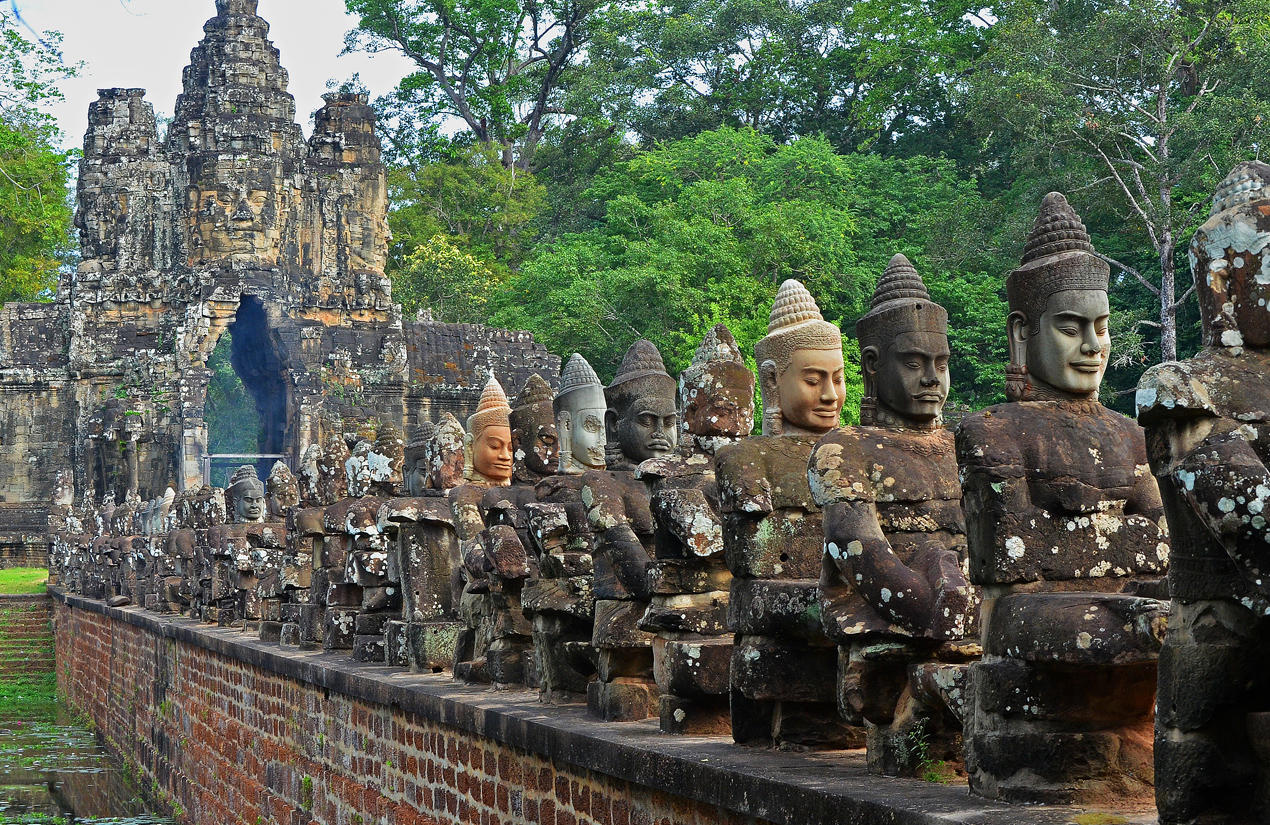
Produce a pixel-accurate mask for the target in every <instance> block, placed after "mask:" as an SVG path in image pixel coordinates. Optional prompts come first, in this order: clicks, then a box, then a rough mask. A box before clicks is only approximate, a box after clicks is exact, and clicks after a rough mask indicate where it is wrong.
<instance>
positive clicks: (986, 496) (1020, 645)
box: [957, 193, 1169, 802]
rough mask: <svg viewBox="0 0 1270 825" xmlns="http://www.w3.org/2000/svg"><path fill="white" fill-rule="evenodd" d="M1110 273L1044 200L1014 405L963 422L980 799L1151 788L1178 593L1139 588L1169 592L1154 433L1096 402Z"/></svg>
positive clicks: (1015, 367)
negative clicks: (1165, 640) (977, 658)
mask: <svg viewBox="0 0 1270 825" xmlns="http://www.w3.org/2000/svg"><path fill="white" fill-rule="evenodd" d="M1109 276H1110V271H1109V267H1108V266H1107V264H1106V263H1104V262H1103V261H1102V260H1101V259H1100V258H1099V257H1098V256H1097V255H1096V254H1095V253H1094V250H1093V246H1092V245H1091V244H1090V241H1089V235H1088V234H1087V233H1086V231H1085V227H1084V225H1083V224H1082V223H1081V222H1080V218H1079V217H1078V216H1077V215H1076V213H1075V212H1074V211H1073V210H1072V208H1071V207H1070V206H1069V205H1068V203H1067V200H1066V199H1065V198H1064V197H1063V196H1062V195H1060V194H1058V193H1050V194H1049V195H1047V196H1046V197H1045V200H1044V202H1043V203H1042V204H1041V211H1040V215H1039V216H1038V217H1037V220H1036V224H1035V226H1034V228H1033V229H1032V233H1031V235H1030V236H1029V237H1028V242H1027V246H1026V249H1025V251H1024V254H1023V262H1022V265H1021V266H1020V267H1019V268H1018V269H1016V270H1015V271H1014V272H1012V273H1010V276H1009V278H1008V279H1007V281H1006V292H1007V295H1008V297H1009V303H1010V316H1009V322H1008V323H1009V332H1010V368H1009V371H1008V375H1007V381H1008V384H1007V393H1008V395H1009V397H1010V398H1011V399H1012V400H1011V402H1009V403H1006V404H999V405H997V406H995V407H990V408H988V409H986V410H981V411H980V412H977V413H973V414H971V415H968V416H966V417H965V418H964V419H963V420H962V423H961V426H960V428H959V429H958V431H957V460H958V463H959V465H960V466H961V470H962V486H963V502H964V510H965V514H966V527H967V539H968V543H969V552H970V572H971V580H972V582H973V583H975V584H977V585H980V586H981V587H983V588H984V606H983V636H982V638H983V648H984V658H983V661H982V662H980V663H978V664H975V665H973V666H972V674H973V676H972V678H973V680H974V684H975V686H976V687H975V698H974V707H973V709H971V710H970V711H969V718H968V719H967V722H966V737H967V742H966V768H967V771H968V773H969V776H970V786H971V789H972V790H973V791H974V792H975V793H978V794H980V795H983V796H988V797H992V798H1000V799H1006V800H1011V801H1020V802H1060V801H1078V800H1088V799H1094V798H1098V797H1102V796H1109V795H1110V796H1115V797H1117V798H1132V797H1136V796H1141V795H1144V794H1148V793H1150V782H1151V775H1152V774H1151V757H1150V731H1151V705H1152V699H1153V694H1154V685H1155V669H1156V659H1157V656H1158V651H1159V647H1160V636H1161V634H1162V630H1163V617H1164V615H1165V612H1166V609H1167V605H1165V604H1164V603H1162V602H1159V601H1156V600H1154V599H1151V598H1145V597H1143V596H1142V595H1136V594H1153V593H1158V592H1159V587H1158V585H1159V577H1160V576H1161V575H1162V574H1163V573H1164V570H1165V567H1166V565H1167V562H1168V557H1169V546H1168V534H1167V530H1166V529H1165V526H1164V520H1163V510H1162V507H1161V503H1160V494H1159V489H1158V487H1157V486H1156V483H1155V479H1154V478H1152V476H1151V473H1150V470H1149V468H1148V467H1147V463H1146V446H1145V443H1144V441H1143V437H1142V431H1141V429H1140V428H1139V427H1138V426H1137V425H1136V424H1134V422H1132V421H1130V420H1128V419H1126V418H1124V417H1123V416H1121V415H1119V414H1117V413H1114V412H1112V411H1111V410H1109V409H1107V408H1106V407H1103V406H1102V405H1101V404H1099V403H1098V386H1099V383H1100V381H1101V379H1102V374H1103V371H1104V370H1105V369H1106V366H1107V358H1108V353H1109V352H1110V349H1111V340H1110V337H1109V335H1108V330H1107V321H1108V315H1109V309H1108V300H1107V286H1108V281H1109ZM1131 594H1134V595H1131ZM1020 696H1024V697H1026V698H1025V699H1024V700H1022V701H1021V700H1020V698H1019V697H1020ZM1113 696H1114V697H1115V701H1108V697H1113Z"/></svg>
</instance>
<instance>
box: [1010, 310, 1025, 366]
mask: <svg viewBox="0 0 1270 825" xmlns="http://www.w3.org/2000/svg"><path fill="white" fill-rule="evenodd" d="M1005 323H1006V329H1007V330H1008V332H1009V335H1010V363H1012V364H1016V365H1018V366H1025V365H1026V364H1027V339H1028V321H1027V316H1026V315H1024V314H1023V313H1022V312H1011V313H1010V317H1009V318H1007V319H1006V322H1005Z"/></svg>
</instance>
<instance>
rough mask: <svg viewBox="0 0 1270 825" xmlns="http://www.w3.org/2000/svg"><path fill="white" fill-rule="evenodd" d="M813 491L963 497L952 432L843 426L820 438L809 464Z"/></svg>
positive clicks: (818, 495)
mask: <svg viewBox="0 0 1270 825" xmlns="http://www.w3.org/2000/svg"><path fill="white" fill-rule="evenodd" d="M808 473H809V480H810V482H811V491H812V495H813V496H814V497H815V500H816V503H817V504H819V505H820V506H822V507H823V506H825V505H826V504H829V503H831V502H835V501H869V502H873V501H878V502H890V501H904V502H911V501H931V500H936V499H939V500H949V501H959V500H960V499H961V485H960V484H959V483H958V481H957V460H956V454H955V451H954V445H953V434H952V433H951V432H949V431H947V430H934V431H931V432H916V431H913V430H892V429H888V428H885V427H842V428H840V429H837V430H834V431H833V432H831V433H829V434H828V435H826V436H825V437H824V438H822V439H821V440H820V443H819V444H817V445H816V449H815V450H814V451H813V452H812V455H811V461H810V463H809V464H808Z"/></svg>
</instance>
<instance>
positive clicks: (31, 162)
mask: <svg viewBox="0 0 1270 825" xmlns="http://www.w3.org/2000/svg"><path fill="white" fill-rule="evenodd" d="M60 44H61V36H60V35H58V34H56V33H47V34H45V35H44V36H43V37H42V39H41V40H39V41H35V40H30V39H27V38H26V37H24V36H23V35H22V33H21V32H19V31H18V28H17V25H16V23H15V22H14V20H13V17H12V16H11V15H9V14H8V13H7V12H0V305H2V304H4V303H6V302H8V301H16V300H37V299H48V298H49V297H51V294H52V289H53V287H54V286H55V284H56V278H57V271H58V268H59V266H60V265H61V263H62V262H63V260H64V259H66V257H67V256H69V255H70V252H71V248H72V247H71V240H70V230H71V209H70V204H69V201H68V196H67V180H68V174H69V163H70V160H71V155H70V154H69V153H67V152H62V151H60V150H59V149H58V148H57V145H58V142H59V138H60V136H59V135H58V132H57V128H56V126H55V124H54V121H53V119H52V117H50V116H49V115H48V114H46V113H44V112H43V111H41V109H40V107H41V106H43V105H45V104H47V103H49V102H50V101H54V100H59V99H61V93H60V92H59V91H58V89H57V85H56V84H57V82H58V81H59V80H62V79H64V78H67V77H72V76H74V75H75V73H76V71H77V68H78V67H76V66H68V65H66V64H65V63H64V62H63V60H62V54H61V51H60Z"/></svg>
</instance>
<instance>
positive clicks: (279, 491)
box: [265, 461, 300, 518]
mask: <svg viewBox="0 0 1270 825" xmlns="http://www.w3.org/2000/svg"><path fill="white" fill-rule="evenodd" d="M265 489H266V490H267V491H268V494H269V514H270V515H272V516H274V517H275V518H283V517H284V516H285V515H286V514H287V510H289V509H290V508H292V507H295V506H297V505H298V504H299V503H300V483H299V482H298V481H297V480H296V477H295V475H294V474H292V472H291V468H290V467H288V466H287V465H286V463H285V462H282V461H275V462H274V463H273V468H272V469H271V470H270V471H269V478H267V479H266V480H265Z"/></svg>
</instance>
